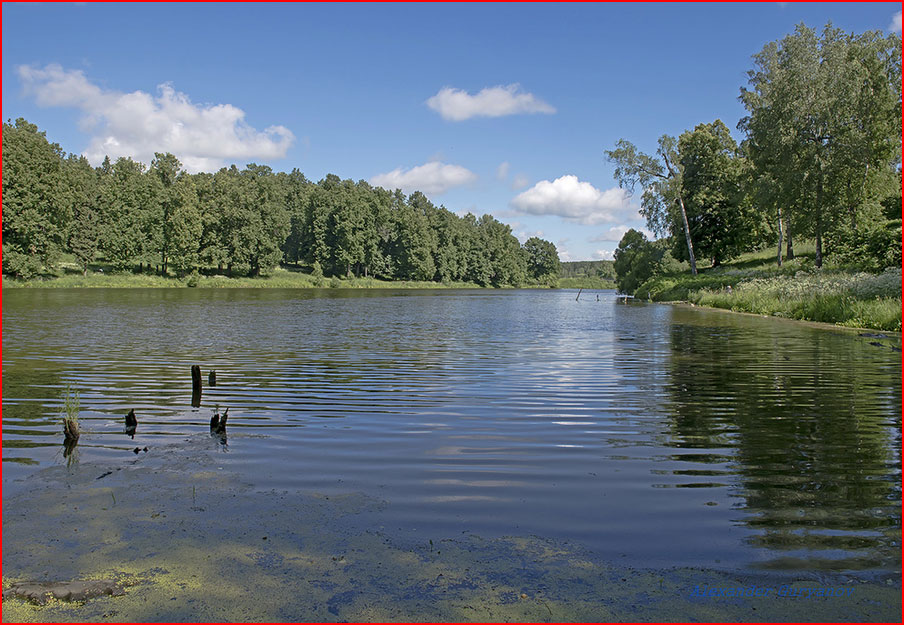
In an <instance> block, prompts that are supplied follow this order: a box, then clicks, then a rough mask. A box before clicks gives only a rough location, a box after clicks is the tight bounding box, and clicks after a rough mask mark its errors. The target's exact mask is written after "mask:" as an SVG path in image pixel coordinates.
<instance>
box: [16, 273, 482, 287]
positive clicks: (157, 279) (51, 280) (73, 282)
mask: <svg viewBox="0 0 904 625" xmlns="http://www.w3.org/2000/svg"><path fill="white" fill-rule="evenodd" d="M186 287H188V288H192V287H195V288H202V289H204V288H206V289H222V288H242V289H254V288H276V289H312V288H343V289H442V288H453V289H471V288H480V286H479V285H477V284H473V283H470V282H447V283H440V282H427V281H406V280H403V281H389V280H377V279H375V278H347V279H346V278H321V279H320V280H317V279H315V278H314V277H313V276H311V275H310V274H307V273H302V272H299V271H290V270H287V269H283V268H277V269H275V270H274V271H273V272H272V273H271V274H269V275H266V276H259V277H256V278H230V277H228V276H204V275H198V274H194V275H190V276H186V277H182V278H179V277H175V276H160V275H151V274H136V273H130V272H116V273H110V272H99V271H89V272H88V274H87V275H82V274H81V273H66V274H64V275H60V276H49V277H43V278H36V279H34V280H15V279H12V278H10V277H8V276H3V288H4V289H6V288H63V289H69V288H186Z"/></svg>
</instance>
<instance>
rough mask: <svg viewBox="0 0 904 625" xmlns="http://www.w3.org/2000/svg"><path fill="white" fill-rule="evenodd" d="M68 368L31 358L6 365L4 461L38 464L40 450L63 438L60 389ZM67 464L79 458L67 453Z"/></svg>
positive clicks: (48, 360) (4, 368)
mask: <svg viewBox="0 0 904 625" xmlns="http://www.w3.org/2000/svg"><path fill="white" fill-rule="evenodd" d="M64 373H65V366H64V365H63V363H60V362H56V361H54V360H50V359H45V358H41V357H39V356H32V357H29V358H13V357H10V358H7V359H6V360H5V361H4V363H3V461H4V462H18V463H21V464H38V462H39V460H38V454H39V453H40V452H39V451H38V448H45V449H47V448H56V447H58V446H59V444H60V441H61V439H62V438H63V426H62V419H61V417H60V399H59V389H61V388H62V387H63V377H64ZM63 455H64V458H65V460H66V462H67V463H72V462H73V461H75V460H76V457H75V456H73V455H72V448H71V447H70V448H68V449H64V450H63Z"/></svg>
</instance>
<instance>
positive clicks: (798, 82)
mask: <svg viewBox="0 0 904 625" xmlns="http://www.w3.org/2000/svg"><path fill="white" fill-rule="evenodd" d="M754 66H755V67H754V69H753V70H751V71H749V72H748V80H749V84H750V89H746V88H742V90H741V96H740V99H741V101H742V102H743V103H744V106H745V107H746V108H747V111H748V115H747V116H746V117H745V118H743V119H742V120H741V122H740V123H739V128H741V129H743V130H744V131H745V132H746V133H747V136H748V139H749V145H750V154H751V158H752V159H753V161H754V164H755V166H756V168H757V170H758V171H759V172H761V173H762V175H763V176H764V177H767V179H768V180H769V182H770V183H771V184H774V185H776V187H777V188H778V190H779V193H780V195H781V199H782V203H783V204H784V206H785V207H791V210H792V211H794V212H797V213H799V214H800V215H801V217H803V218H804V219H796V220H794V221H795V222H796V223H797V224H799V225H804V224H807V225H808V226H809V227H810V233H812V234H813V236H814V237H815V239H816V265H817V266H822V262H823V256H824V249H823V239H824V235H825V234H826V232H827V231H830V230H831V229H832V228H835V227H837V226H838V225H839V224H840V223H844V222H846V223H847V224H848V226H849V227H851V228H853V229H856V228H857V227H858V225H859V224H858V221H859V218H858V215H859V214H860V213H861V212H862V211H863V208H864V207H865V206H867V205H868V204H869V202H868V199H869V198H870V196H875V195H876V193H875V189H876V188H877V187H880V186H882V185H884V184H887V181H888V180H889V179H890V177H893V175H894V174H895V172H896V169H897V168H898V166H899V164H900V139H901V39H900V38H899V37H897V36H895V35H889V36H885V35H883V34H881V33H878V32H868V33H864V34H862V35H854V34H848V33H844V32H843V31H841V30H839V29H836V28H833V27H832V26H831V24H829V25H827V26H826V27H825V28H824V29H823V32H822V34H821V35H819V34H817V33H816V32H815V31H814V30H813V29H811V28H808V27H807V26H805V25H804V24H800V25H798V27H797V28H796V29H795V32H794V33H793V34H791V35H788V36H787V37H785V38H784V39H782V40H781V41H779V42H771V43H769V44H766V46H764V48H763V49H762V51H760V52H759V53H758V54H756V55H754Z"/></svg>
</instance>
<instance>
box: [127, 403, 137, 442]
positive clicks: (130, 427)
mask: <svg viewBox="0 0 904 625" xmlns="http://www.w3.org/2000/svg"><path fill="white" fill-rule="evenodd" d="M137 428H138V417H136V416H135V409H134V408H132V409H130V410H129V413H128V414H127V415H126V434H128V435H129V436H131V437H132V438H134V437H135V430H136V429H137Z"/></svg>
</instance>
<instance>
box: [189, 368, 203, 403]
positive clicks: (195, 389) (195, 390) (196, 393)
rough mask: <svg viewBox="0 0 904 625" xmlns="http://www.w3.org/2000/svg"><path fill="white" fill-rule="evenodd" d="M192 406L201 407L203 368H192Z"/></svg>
mask: <svg viewBox="0 0 904 625" xmlns="http://www.w3.org/2000/svg"><path fill="white" fill-rule="evenodd" d="M191 405H192V406H193V407H194V408H198V407H199V406H200V405H201V367H200V365H192V366H191Z"/></svg>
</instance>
